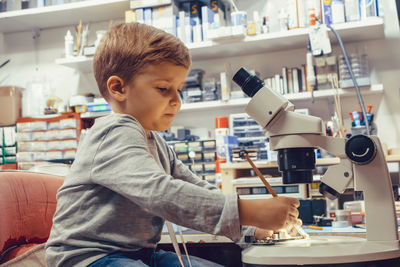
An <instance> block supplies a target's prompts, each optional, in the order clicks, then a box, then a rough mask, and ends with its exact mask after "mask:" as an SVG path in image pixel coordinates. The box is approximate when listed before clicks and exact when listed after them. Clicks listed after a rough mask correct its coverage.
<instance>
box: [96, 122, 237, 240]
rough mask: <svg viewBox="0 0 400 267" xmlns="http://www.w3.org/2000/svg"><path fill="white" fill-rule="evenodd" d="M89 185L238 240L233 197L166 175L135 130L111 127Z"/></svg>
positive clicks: (185, 223) (166, 216) (177, 220)
mask: <svg viewBox="0 0 400 267" xmlns="http://www.w3.org/2000/svg"><path fill="white" fill-rule="evenodd" d="M91 170H92V171H91V178H90V179H91V181H92V182H93V183H94V184H99V185H101V186H103V187H106V188H108V189H109V190H111V191H112V192H115V194H118V195H121V196H123V197H124V198H126V199H129V200H130V201H132V202H133V203H135V204H136V205H137V206H139V207H140V209H143V210H144V211H146V210H147V211H148V212H151V213H153V214H157V216H160V217H162V218H164V219H167V220H169V221H171V222H174V223H176V224H178V225H182V226H185V227H188V228H192V229H196V230H199V231H202V232H206V233H212V234H217V235H225V236H227V237H229V238H238V237H239V236H240V224H239V214H238V202H237V196H236V195H223V194H222V193H221V192H219V191H217V190H209V189H207V188H204V187H201V186H198V185H196V184H193V183H190V182H187V181H183V180H180V179H175V178H174V177H172V176H171V175H168V174H167V173H166V172H165V170H164V169H163V168H162V167H161V165H160V164H159V163H158V162H157V161H156V160H155V157H154V155H153V154H151V153H150V150H149V144H148V143H147V138H146V136H145V133H144V131H142V130H141V129H140V128H139V127H137V128H136V127H133V126H132V127H130V126H119V127H117V128H113V129H111V130H110V131H109V132H108V133H107V136H106V137H104V140H103V142H102V144H101V145H100V146H99V148H98V149H97V152H96V155H95V158H94V159H93V164H92V168H91Z"/></svg>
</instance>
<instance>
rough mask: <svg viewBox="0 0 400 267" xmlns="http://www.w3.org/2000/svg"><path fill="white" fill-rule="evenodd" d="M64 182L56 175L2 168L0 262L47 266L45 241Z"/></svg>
mask: <svg viewBox="0 0 400 267" xmlns="http://www.w3.org/2000/svg"><path fill="white" fill-rule="evenodd" d="M62 183H63V177H60V176H55V175H48V174H41V173H33V172H23V171H1V172H0V229H1V231H0V255H1V256H0V266H45V265H44V243H45V242H46V240H47V238H48V237H49V233H50V229H51V226H52V222H53V214H54V212H55V210H56V193H57V190H58V189H59V188H60V186H61V185H62ZM32 257H33V262H30V261H29V260H32ZM24 261H25V263H24Z"/></svg>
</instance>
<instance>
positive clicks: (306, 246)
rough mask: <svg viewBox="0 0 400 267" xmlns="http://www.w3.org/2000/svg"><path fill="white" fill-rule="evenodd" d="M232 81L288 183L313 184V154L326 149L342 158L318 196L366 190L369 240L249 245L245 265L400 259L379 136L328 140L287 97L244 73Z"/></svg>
mask: <svg viewBox="0 0 400 267" xmlns="http://www.w3.org/2000/svg"><path fill="white" fill-rule="evenodd" d="M233 80H234V81H235V82H236V83H238V84H239V85H240V86H241V88H242V89H243V91H244V92H245V93H246V94H247V95H249V96H250V97H252V99H251V100H250V102H249V104H248V105H247V107H246V112H247V113H248V114H249V115H250V116H251V117H252V118H253V119H254V120H255V121H257V123H258V124H260V125H261V126H262V127H264V130H265V134H266V135H267V136H268V137H269V141H270V148H271V149H272V150H276V151H278V162H279V169H280V171H283V180H284V183H285V180H286V183H311V182H312V173H311V170H312V169H313V168H314V167H313V166H315V154H314V152H313V149H314V148H322V149H324V150H326V151H327V152H329V153H330V154H333V155H335V156H337V157H338V158H340V163H339V164H338V165H334V166H331V167H329V168H328V170H327V171H326V173H325V175H324V176H323V177H322V179H321V186H320V192H321V193H322V194H324V195H325V196H326V197H328V198H331V199H334V198H336V197H337V196H338V195H339V194H341V193H343V192H344V191H345V189H347V188H354V189H355V190H357V191H363V193H364V201H365V211H366V219H365V221H366V231H367V236H366V239H364V238H355V237H344V236H313V237H311V238H310V239H303V240H294V241H293V242H292V241H289V242H287V243H285V242H282V243H281V244H279V245H274V246H251V247H249V248H247V249H245V250H244V251H243V252H242V261H243V263H244V266H266V265H270V264H271V265H288V264H293V265H296V264H297V265H304V264H339V263H349V262H365V261H375V260H385V259H393V258H397V257H400V245H399V239H398V227H397V219H396V213H395V205H394V198H393V191H392V190H393V189H392V183H391V180H390V176H389V171H388V168H387V163H386V160H385V157H384V154H383V150H382V147H381V143H380V141H379V139H378V137H377V136H365V135H358V136H354V137H352V138H350V139H348V140H347V139H344V138H333V137H330V136H326V135H325V127H324V125H323V123H322V120H321V119H320V118H318V117H313V116H309V115H303V114H299V113H295V112H293V110H294V106H293V105H292V104H291V103H290V102H289V101H288V100H287V99H286V98H284V97H283V96H282V95H280V94H278V93H276V92H275V91H273V90H270V89H269V88H266V87H265V86H264V85H263V82H262V81H261V80H260V79H259V78H258V77H257V76H254V75H251V74H250V73H248V72H247V70H245V69H244V68H242V69H240V70H239V71H238V72H237V73H236V74H235V76H234V78H233ZM308 149H311V150H308ZM297 150H299V153H298V151H297ZM291 154H293V155H291ZM304 159H305V160H304ZM297 162H298V163H297ZM310 165H311V166H310ZM296 179H299V181H296Z"/></svg>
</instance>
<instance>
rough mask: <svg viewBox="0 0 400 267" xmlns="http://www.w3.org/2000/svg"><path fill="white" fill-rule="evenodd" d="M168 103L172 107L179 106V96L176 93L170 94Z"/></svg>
mask: <svg viewBox="0 0 400 267" xmlns="http://www.w3.org/2000/svg"><path fill="white" fill-rule="evenodd" d="M170 102H171V104H172V105H178V104H181V96H180V94H179V92H178V91H176V92H175V93H173V94H172V96H171V100H170Z"/></svg>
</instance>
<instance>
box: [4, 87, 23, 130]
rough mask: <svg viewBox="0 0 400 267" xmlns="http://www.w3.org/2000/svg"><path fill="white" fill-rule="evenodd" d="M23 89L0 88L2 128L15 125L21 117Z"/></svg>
mask: <svg viewBox="0 0 400 267" xmlns="http://www.w3.org/2000/svg"><path fill="white" fill-rule="evenodd" d="M21 101H22V88H20V87H16V86H0V126H5V125H13V124H15V123H16V122H17V119H18V117H20V116H21V114H22V113H21V109H22V105H21Z"/></svg>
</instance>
